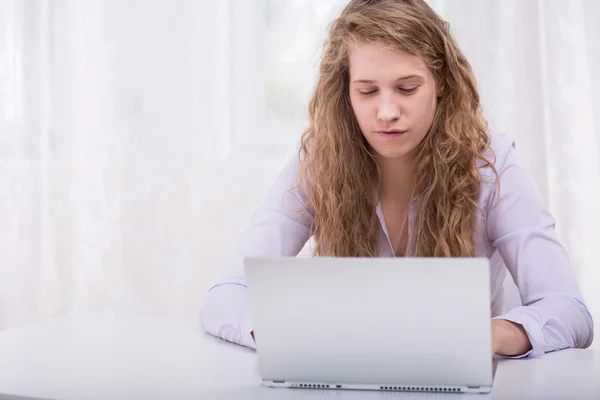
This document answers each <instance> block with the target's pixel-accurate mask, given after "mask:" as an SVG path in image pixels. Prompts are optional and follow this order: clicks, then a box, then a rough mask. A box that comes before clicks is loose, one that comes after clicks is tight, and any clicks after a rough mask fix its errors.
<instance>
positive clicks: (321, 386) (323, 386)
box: [292, 383, 332, 389]
mask: <svg viewBox="0 0 600 400" xmlns="http://www.w3.org/2000/svg"><path fill="white" fill-rule="evenodd" d="M292 387H298V388H305V389H329V388H331V387H332V386H331V385H327V384H316V383H315V384H309V383H294V384H292Z"/></svg>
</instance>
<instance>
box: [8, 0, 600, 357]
mask: <svg viewBox="0 0 600 400" xmlns="http://www.w3.org/2000/svg"><path fill="white" fill-rule="evenodd" d="M345 3H346V0H219V1H212V0H177V1H167V0H144V1H142V0H86V1H81V0H60V1H58V0H57V1H54V0H27V1H25V0H0V187H2V191H1V194H0V329H5V328H9V327H15V326H19V325H23V324H27V323H32V322H36V321H40V320H43V319H48V318H52V317H56V316H62V315H66V314H69V313H80V312H88V311H97V310H106V309H112V310H117V311H121V312H131V313H141V314H154V315H169V316H177V317H185V318H188V317H189V318H193V317H195V316H196V315H197V313H198V310H199V306H200V304H201V302H202V299H203V297H204V294H205V292H206V290H207V289H208V287H209V285H210V284H211V283H212V282H213V279H214V277H215V275H216V271H217V269H218V268H219V267H220V266H221V265H222V264H223V262H224V261H225V259H226V257H227V254H228V252H229V251H230V250H231V247H232V242H233V241H235V240H236V238H237V236H238V235H239V234H240V233H241V231H242V230H243V229H244V227H245V226H246V225H247V223H248V221H249V218H250V214H251V213H252V211H253V210H254V209H255V208H256V207H257V206H258V205H259V203H260V202H261V200H262V199H263V198H264V196H265V194H266V190H267V189H268V188H269V186H270V184H271V182H272V180H273V178H274V177H275V175H276V174H277V173H278V171H279V169H280V168H281V167H282V165H283V163H285V161H286V160H287V159H288V158H289V157H291V156H293V155H294V152H295V146H296V144H297V142H298V139H299V136H300V134H301V132H302V129H303V127H304V126H305V125H306V104H307V101H308V97H309V96H310V93H311V90H312V85H313V83H314V76H315V72H316V67H317V65H318V59H319V54H320V53H319V48H320V45H321V43H322V40H323V39H324V37H325V34H326V27H327V25H328V24H329V22H330V21H331V20H332V18H333V17H334V16H335V15H336V13H339V11H340V10H341V8H342V7H343V6H344V5H345ZM430 4H431V5H432V6H433V7H434V8H435V9H436V10H437V11H438V12H439V13H441V14H442V15H443V16H444V17H445V18H447V19H448V20H449V21H450V22H451V23H452V27H453V30H454V33H455V35H456V37H457V39H458V41H459V44H460V45H461V47H462V49H463V50H464V52H465V53H466V55H467V57H468V58H469V59H470V61H471V63H472V65H473V68H474V70H475V72H476V75H477V78H478V80H479V83H480V88H481V95H482V98H483V104H484V110H485V114H486V116H487V117H488V119H489V121H490V124H491V129H492V130H493V131H495V132H498V133H502V134H506V135H508V136H510V137H512V138H514V139H516V141H517V146H518V150H519V152H520V154H521V158H522V160H523V161H524V163H525V164H526V167H527V168H528V169H529V170H530V172H531V173H532V175H533V177H534V179H535V181H536V182H537V184H538V186H539V189H540V191H541V193H542V195H543V197H544V199H545V201H546V203H547V206H548V207H549V209H550V210H551V212H552V213H553V214H554V216H555V217H556V219H557V231H558V234H559V236H560V238H561V239H562V241H563V243H564V244H565V245H566V246H567V248H568V250H569V252H570V254H571V256H572V261H573V268H574V269H575V271H576V273H577V276H578V277H579V280H580V282H581V287H582V290H583V293H584V296H585V298H586V300H587V302H588V305H589V307H590V308H591V310H592V313H593V314H594V316H595V320H596V321H600V290H598V288H600V268H599V267H598V265H599V263H600V244H599V243H598V237H599V236H598V227H600V213H599V212H598V205H597V204H598V198H599V195H600V162H599V156H600V76H599V74H598V73H597V72H596V73H595V74H594V73H593V71H600V46H599V45H598V43H599V42H600V2H597V1H595V0H489V1H481V0H437V1H434V0H431V1H430ZM596 343H598V340H597V341H596ZM596 347H598V346H596Z"/></svg>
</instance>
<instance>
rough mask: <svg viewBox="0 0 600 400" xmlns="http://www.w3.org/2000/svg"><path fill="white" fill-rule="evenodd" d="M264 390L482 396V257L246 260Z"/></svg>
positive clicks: (487, 355) (487, 335)
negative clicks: (360, 391) (465, 394)
mask: <svg viewBox="0 0 600 400" xmlns="http://www.w3.org/2000/svg"><path fill="white" fill-rule="evenodd" d="M245 274H246V279H247V283H248V290H249V291H248V293H249V298H250V307H251V312H252V318H253V322H254V333H255V338H256V350H257V357H258V367H259V373H260V376H261V378H262V379H263V385H265V386H269V387H286V388H302V389H330V390H331V389H342V390H343V389H358V390H377V391H411V392H413V391H419V392H438V393H439V392H446V393H448V392H452V393H488V392H490V391H491V388H492V381H493V372H492V360H493V354H492V343H491V309H490V275H489V260H488V259H487V258H329V257H289V258H247V259H246V260H245Z"/></svg>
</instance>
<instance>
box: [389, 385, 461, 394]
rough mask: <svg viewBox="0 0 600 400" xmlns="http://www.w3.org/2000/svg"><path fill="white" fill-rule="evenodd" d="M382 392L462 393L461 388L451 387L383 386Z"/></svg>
mask: <svg viewBox="0 0 600 400" xmlns="http://www.w3.org/2000/svg"><path fill="white" fill-rule="evenodd" d="M379 389H380V390H388V391H389V390H391V391H404V392H433V393H460V392H462V390H460V388H451V387H428V386H381V387H380V388H379Z"/></svg>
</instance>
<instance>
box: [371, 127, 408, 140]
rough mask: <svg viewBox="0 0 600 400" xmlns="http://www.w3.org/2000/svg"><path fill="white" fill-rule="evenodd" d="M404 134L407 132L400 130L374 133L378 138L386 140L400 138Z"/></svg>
mask: <svg viewBox="0 0 600 400" xmlns="http://www.w3.org/2000/svg"><path fill="white" fill-rule="evenodd" d="M406 132H407V130H400V129H392V130H389V131H375V133H377V134H378V135H379V136H382V137H386V138H393V137H398V136H402V135H404V134H405V133H406Z"/></svg>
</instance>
